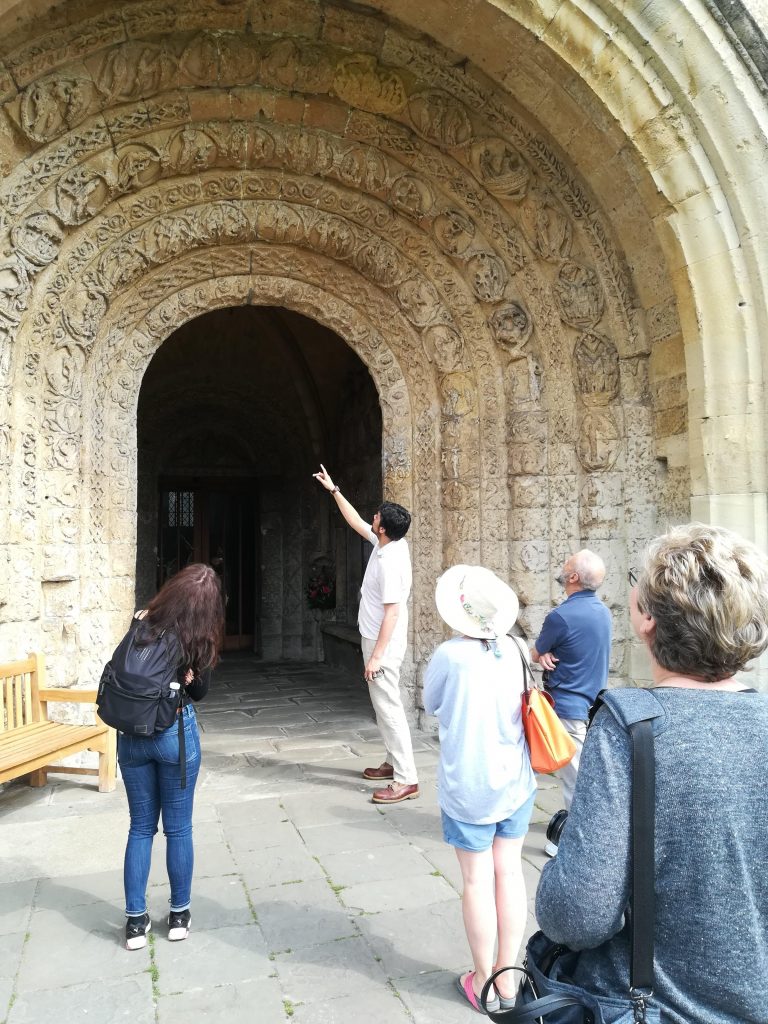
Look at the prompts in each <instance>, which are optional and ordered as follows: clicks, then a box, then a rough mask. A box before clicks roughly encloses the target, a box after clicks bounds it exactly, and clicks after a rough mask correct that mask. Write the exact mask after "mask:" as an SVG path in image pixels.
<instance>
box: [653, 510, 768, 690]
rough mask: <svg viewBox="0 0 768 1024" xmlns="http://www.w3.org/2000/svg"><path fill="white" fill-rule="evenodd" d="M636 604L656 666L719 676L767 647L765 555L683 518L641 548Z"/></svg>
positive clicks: (724, 533)
mask: <svg viewBox="0 0 768 1024" xmlns="http://www.w3.org/2000/svg"><path fill="white" fill-rule="evenodd" d="M637 606H638V609H639V610H640V611H641V612H645V613H647V614H648V615H651V616H653V618H654V620H655V622H656V630H655V635H654V637H653V640H652V641H651V645H650V646H651V652H652V654H653V656H654V658H655V659H656V661H657V662H658V664H659V665H661V666H662V668H665V669H668V670H669V671H672V672H680V673H682V674H684V675H691V676H698V677H700V678H702V679H705V680H706V681H707V682H713V683H714V682H718V681H720V680H722V679H727V678H729V677H730V676H732V675H733V674H734V672H738V671H739V670H740V669H743V668H744V667H745V666H746V664H747V662H749V661H751V660H752V659H753V658H756V657H757V656H758V655H759V654H762V652H763V651H764V650H765V648H766V647H768V559H766V557H765V555H764V554H763V553H762V552H761V551H759V550H758V548H756V547H755V545H754V544H751V543H750V542H749V541H746V540H744V539H743V538H742V537H739V536H738V535H737V534H735V533H731V532H730V531H729V530H724V529H721V528H719V527H716V526H705V525H704V524H702V523H690V524H688V525H686V526H678V527H675V528H674V529H672V530H670V531H669V533H665V534H664V535H663V536H661V537H657V538H656V540H654V541H652V542H651V544H650V545H649V547H648V550H647V552H646V556H645V564H644V566H643V570H642V573H641V575H640V579H639V580H638V584H637Z"/></svg>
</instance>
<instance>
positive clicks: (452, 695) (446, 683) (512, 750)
mask: <svg viewBox="0 0 768 1024" xmlns="http://www.w3.org/2000/svg"><path fill="white" fill-rule="evenodd" d="M497 643H498V649H499V650H500V651H501V657H498V658H497V657H496V655H495V654H494V653H493V649H490V650H489V649H488V648H487V647H486V646H485V644H484V643H483V641H482V640H473V639H469V638H466V637H454V639H453V640H448V641H446V642H445V643H444V644H441V645H440V646H439V647H438V648H437V650H436V651H435V653H434V654H433V655H432V658H431V660H430V662H429V664H428V665H427V671H426V676H425V679H424V707H425V709H426V710H427V712H428V713H429V714H431V715H435V717H436V718H437V720H438V722H439V725H440V769H439V774H438V802H439V804H440V807H441V808H442V810H444V811H445V813H446V814H448V815H449V816H450V817H451V818H456V819H457V820H458V821H465V822H468V823H469V824H472V825H487V824H490V823H492V822H497V821H503V820H504V819H505V818H508V817H509V816H510V815H511V814H513V813H514V812H515V811H516V810H517V809H518V808H519V807H521V806H522V804H524V803H525V801H526V800H527V799H528V798H529V797H530V795H531V794H532V793H533V792H534V790H535V789H536V779H535V778H534V774H533V771H532V770H531V762H530V759H529V757H528V748H527V746H526V744H525V737H524V735H523V724H522V717H521V712H520V700H521V695H522V692H523V664H522V661H521V658H520V654H519V649H518V645H517V644H516V643H515V641H514V640H513V639H512V638H511V637H508V636H504V637H500V638H499V640H498V642H497ZM525 655H526V657H527V655H528V652H527V650H526V651H525Z"/></svg>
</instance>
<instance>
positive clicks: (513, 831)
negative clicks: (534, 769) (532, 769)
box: [440, 793, 536, 853]
mask: <svg viewBox="0 0 768 1024" xmlns="http://www.w3.org/2000/svg"><path fill="white" fill-rule="evenodd" d="M535 797H536V794H535V793H532V794H531V795H530V796H529V797H528V799H527V800H526V801H525V803H524V804H522V805H521V806H520V807H518V809H517V810H516V811H515V813H514V814H510V816H509V817H508V818H505V819H504V820H503V821H496V822H494V821H492V822H491V823H490V824H489V825H470V823H469V822H468V821H458V820H457V819H456V818H451V817H450V815H448V814H446V813H445V811H443V810H441V811H440V817H441V819H442V822H443V839H445V841H446V843H448V844H449V846H456V847H458V848H459V849H460V850H470V851H471V852H472V853H482V852H483V851H484V850H490V848H491V846H493V840H494V839H495V838H496V837H497V836H498V837H500V838H501V839H520V838H522V836H524V835H525V834H526V833H527V832H528V825H529V824H530V821H531V815H532V814H533V801H534V799H535Z"/></svg>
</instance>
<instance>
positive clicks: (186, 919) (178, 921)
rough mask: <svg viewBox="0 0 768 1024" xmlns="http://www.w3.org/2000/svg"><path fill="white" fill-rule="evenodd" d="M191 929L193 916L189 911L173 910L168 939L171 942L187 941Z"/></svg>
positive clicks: (169, 921)
mask: <svg viewBox="0 0 768 1024" xmlns="http://www.w3.org/2000/svg"><path fill="white" fill-rule="evenodd" d="M191 927H192V914H191V913H190V912H189V910H172V911H171V912H170V914H169V915H168V938H169V939H170V940H171V942H181V940H182V939H186V937H187V936H188V935H189V929H190V928H191Z"/></svg>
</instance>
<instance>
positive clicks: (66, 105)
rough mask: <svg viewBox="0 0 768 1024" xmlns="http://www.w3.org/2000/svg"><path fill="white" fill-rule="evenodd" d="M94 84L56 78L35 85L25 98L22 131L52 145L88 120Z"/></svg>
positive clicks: (30, 86)
mask: <svg viewBox="0 0 768 1024" xmlns="http://www.w3.org/2000/svg"><path fill="white" fill-rule="evenodd" d="M95 94H96V89H95V86H94V84H93V82H90V81H88V79H86V78H81V77H77V76H75V75H67V74H60V73H57V74H54V75H49V76H48V77H47V78H41V79H38V80H37V81H35V82H32V83H31V84H30V85H29V86H27V88H26V89H25V90H24V92H23V93H22V97H21V108H20V116H21V127H22V129H23V130H24V132H25V133H26V134H27V135H28V136H29V137H30V138H31V139H35V141H37V142H50V140H51V139H55V138H56V136H57V135H60V134H61V133H62V132H65V131H68V130H69V129H70V128H74V127H75V126H76V125H78V124H80V122H81V121H82V120H83V119H84V118H85V117H86V116H87V114H88V112H89V110H90V108H91V106H92V104H93V102H94V98H95Z"/></svg>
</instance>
